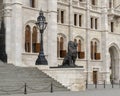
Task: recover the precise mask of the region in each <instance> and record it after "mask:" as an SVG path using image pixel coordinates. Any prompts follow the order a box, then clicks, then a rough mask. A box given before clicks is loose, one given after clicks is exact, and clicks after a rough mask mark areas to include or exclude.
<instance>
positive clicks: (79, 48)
mask: <svg viewBox="0 0 120 96" xmlns="http://www.w3.org/2000/svg"><path fill="white" fill-rule="evenodd" d="M74 41H75V42H76V43H77V52H78V59H84V58H85V52H84V51H83V50H84V45H83V42H84V40H83V39H82V38H81V37H79V36H78V37H76V38H75V39H74Z"/></svg>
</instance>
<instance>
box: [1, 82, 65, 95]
mask: <svg viewBox="0 0 120 96" xmlns="http://www.w3.org/2000/svg"><path fill="white" fill-rule="evenodd" d="M41 86H42V85H41ZM56 88H64V87H63V86H59V85H56V84H54V83H52V82H50V83H49V84H48V85H46V86H45V87H43V88H42V87H40V88H38V87H33V86H30V85H28V84H27V83H24V84H23V85H21V86H19V87H18V88H16V89H14V88H13V89H7V88H4V86H0V95H11V94H28V93H40V92H50V93H53V92H55V91H56V90H55V89H56ZM59 91H65V90H62V89H61V90H59Z"/></svg>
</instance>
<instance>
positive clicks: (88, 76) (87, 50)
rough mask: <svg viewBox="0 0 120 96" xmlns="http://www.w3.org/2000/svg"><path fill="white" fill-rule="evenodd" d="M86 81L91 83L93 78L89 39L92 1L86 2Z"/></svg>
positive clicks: (87, 0)
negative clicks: (91, 74) (90, 73)
mask: <svg viewBox="0 0 120 96" xmlns="http://www.w3.org/2000/svg"><path fill="white" fill-rule="evenodd" d="M85 18H86V25H85V27H86V40H85V41H86V46H85V47H86V55H85V56H86V73H87V74H86V79H87V80H88V81H90V80H89V79H90V78H91V77H90V75H89V72H90V66H89V64H90V38H89V31H90V0H86V17H85Z"/></svg>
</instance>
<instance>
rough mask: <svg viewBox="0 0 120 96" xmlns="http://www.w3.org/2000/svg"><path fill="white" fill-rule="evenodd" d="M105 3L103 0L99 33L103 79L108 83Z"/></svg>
mask: <svg viewBox="0 0 120 96" xmlns="http://www.w3.org/2000/svg"><path fill="white" fill-rule="evenodd" d="M107 3H108V0H103V3H102V7H103V8H102V20H101V22H102V25H101V28H102V33H101V36H102V37H101V43H102V50H101V51H102V60H103V63H102V66H101V67H102V71H103V72H104V73H106V74H104V75H105V76H104V77H105V80H106V81H107V83H110V70H109V61H108V60H109V59H108V58H109V49H108V39H107V38H108V30H109V29H108V14H107Z"/></svg>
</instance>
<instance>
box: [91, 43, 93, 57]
mask: <svg viewBox="0 0 120 96" xmlns="http://www.w3.org/2000/svg"><path fill="white" fill-rule="evenodd" d="M93 52H94V51H93V42H92V41H91V59H93V54H94V53H93Z"/></svg>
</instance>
